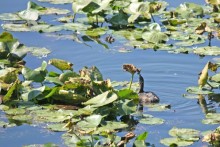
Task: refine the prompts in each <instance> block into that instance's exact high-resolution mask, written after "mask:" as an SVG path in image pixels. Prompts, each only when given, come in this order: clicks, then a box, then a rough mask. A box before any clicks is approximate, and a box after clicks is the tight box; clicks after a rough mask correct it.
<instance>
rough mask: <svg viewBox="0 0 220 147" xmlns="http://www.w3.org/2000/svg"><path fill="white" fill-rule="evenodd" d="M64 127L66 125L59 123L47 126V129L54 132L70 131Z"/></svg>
mask: <svg viewBox="0 0 220 147" xmlns="http://www.w3.org/2000/svg"><path fill="white" fill-rule="evenodd" d="M64 126H65V123H57V124H50V125H48V126H47V128H48V129H50V130H52V131H54V132H64V131H68V128H65V127H64Z"/></svg>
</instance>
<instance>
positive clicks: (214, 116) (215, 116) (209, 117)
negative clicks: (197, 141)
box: [202, 113, 220, 124]
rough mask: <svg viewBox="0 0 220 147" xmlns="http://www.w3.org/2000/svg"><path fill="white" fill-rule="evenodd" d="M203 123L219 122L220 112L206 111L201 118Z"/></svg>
mask: <svg viewBox="0 0 220 147" xmlns="http://www.w3.org/2000/svg"><path fill="white" fill-rule="evenodd" d="M202 123H203V124H220V114H219V113H208V114H206V118H205V119H203V120H202Z"/></svg>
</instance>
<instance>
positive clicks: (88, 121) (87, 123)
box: [77, 115, 103, 130]
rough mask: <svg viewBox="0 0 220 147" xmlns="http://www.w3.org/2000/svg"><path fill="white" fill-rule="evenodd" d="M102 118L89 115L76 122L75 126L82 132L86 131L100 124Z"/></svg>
mask: <svg viewBox="0 0 220 147" xmlns="http://www.w3.org/2000/svg"><path fill="white" fill-rule="evenodd" d="M102 118H103V116H101V115H91V116H88V117H86V118H85V119H84V120H82V121H80V122H78V123H77V126H78V127H80V128H81V129H83V130H86V129H88V128H95V127H97V126H98V125H99V124H100V123H101V120H102Z"/></svg>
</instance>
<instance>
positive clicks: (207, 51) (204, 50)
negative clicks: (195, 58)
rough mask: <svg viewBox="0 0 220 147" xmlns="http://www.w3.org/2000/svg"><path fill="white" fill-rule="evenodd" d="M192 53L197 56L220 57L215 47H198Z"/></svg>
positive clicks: (219, 49) (219, 50)
mask: <svg viewBox="0 0 220 147" xmlns="http://www.w3.org/2000/svg"><path fill="white" fill-rule="evenodd" d="M193 52H194V53H195V54H198V55H210V56H217V55H220V48H219V47H217V46H205V47H198V48H196V49H194V51H193Z"/></svg>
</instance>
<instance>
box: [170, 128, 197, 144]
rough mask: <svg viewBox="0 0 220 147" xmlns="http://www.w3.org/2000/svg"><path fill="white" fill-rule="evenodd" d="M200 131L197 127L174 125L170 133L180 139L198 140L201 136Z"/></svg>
mask: <svg viewBox="0 0 220 147" xmlns="http://www.w3.org/2000/svg"><path fill="white" fill-rule="evenodd" d="M199 133H200V132H199V131H198V130H195V129H188V128H176V127H173V128H172V129H171V130H170V131H169V134H170V135H171V136H173V137H177V138H179V139H180V140H185V141H198V140H199V138H200V135H199Z"/></svg>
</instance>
